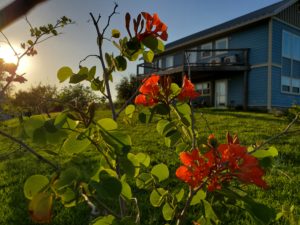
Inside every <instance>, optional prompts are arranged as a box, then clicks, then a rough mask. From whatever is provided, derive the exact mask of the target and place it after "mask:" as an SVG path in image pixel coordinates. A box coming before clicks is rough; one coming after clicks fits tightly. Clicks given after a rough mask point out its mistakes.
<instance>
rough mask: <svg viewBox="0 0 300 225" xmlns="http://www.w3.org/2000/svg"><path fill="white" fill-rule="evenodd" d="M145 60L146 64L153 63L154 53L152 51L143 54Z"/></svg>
mask: <svg viewBox="0 0 300 225" xmlns="http://www.w3.org/2000/svg"><path fill="white" fill-rule="evenodd" d="M143 58H144V60H145V61H146V62H149V63H151V62H152V61H153V58H154V52H153V51H151V50H150V51H145V52H143Z"/></svg>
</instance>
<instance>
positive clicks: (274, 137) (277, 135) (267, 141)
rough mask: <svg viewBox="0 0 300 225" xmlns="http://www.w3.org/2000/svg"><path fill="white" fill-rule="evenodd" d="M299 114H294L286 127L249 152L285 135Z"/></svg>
mask: <svg viewBox="0 0 300 225" xmlns="http://www.w3.org/2000/svg"><path fill="white" fill-rule="evenodd" d="M299 115H300V114H296V116H295V118H294V119H293V120H292V121H291V122H290V123H289V124H288V125H287V127H286V128H285V129H284V130H283V131H282V132H280V133H278V134H276V135H275V136H273V137H271V138H269V139H268V140H266V141H265V142H263V143H262V144H260V145H259V146H257V147H256V148H254V150H253V151H252V152H251V153H253V152H255V151H257V150H258V149H260V148H262V147H264V146H265V145H267V144H269V143H270V142H271V141H273V140H274V139H277V138H278V137H280V136H282V135H285V134H286V133H287V132H288V131H289V129H290V128H291V127H292V126H293V124H294V123H296V122H297V120H298V119H299Z"/></svg>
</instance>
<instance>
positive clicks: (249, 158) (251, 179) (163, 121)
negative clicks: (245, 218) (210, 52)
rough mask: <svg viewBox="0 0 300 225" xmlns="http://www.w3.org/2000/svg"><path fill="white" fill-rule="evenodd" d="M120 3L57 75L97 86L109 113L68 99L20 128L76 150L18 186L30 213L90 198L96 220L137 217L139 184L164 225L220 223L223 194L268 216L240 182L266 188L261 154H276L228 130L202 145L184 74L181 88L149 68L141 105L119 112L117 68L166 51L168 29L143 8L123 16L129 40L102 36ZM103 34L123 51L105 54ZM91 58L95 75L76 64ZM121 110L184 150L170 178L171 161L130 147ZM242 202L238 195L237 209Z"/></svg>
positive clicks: (47, 214) (41, 218)
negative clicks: (85, 52) (154, 160)
mask: <svg viewBox="0 0 300 225" xmlns="http://www.w3.org/2000/svg"><path fill="white" fill-rule="evenodd" d="M116 8H117V5H115V7H114V10H113V12H112V14H111V15H110V16H109V17H108V21H107V24H106V26H105V27H104V28H103V29H102V30H101V29H100V27H99V21H100V19H101V16H100V15H99V16H98V17H95V16H94V15H93V14H90V16H91V19H92V21H93V25H94V27H95V29H96V32H97V44H98V51H99V52H98V54H96V55H89V56H87V57H86V58H84V59H83V60H82V61H81V62H80V68H79V71H78V72H73V70H72V69H71V68H69V67H62V68H61V69H59V71H58V74H57V75H58V79H59V80H60V81H61V82H63V81H66V80H69V83H79V82H82V81H85V82H88V83H90V85H91V88H92V89H93V90H94V91H99V92H100V93H101V94H102V95H103V96H104V97H105V98H106V99H107V100H108V102H109V104H110V108H111V112H112V118H99V117H97V107H96V104H95V103H91V104H90V105H89V107H88V108H87V109H86V110H85V109H80V108H76V107H74V106H72V105H70V108H69V109H68V110H66V111H64V112H62V113H60V114H58V115H57V116H55V117H54V118H45V117H43V116H41V115H39V116H33V117H31V118H30V119H28V120H26V121H25V122H24V124H23V127H24V132H25V133H26V134H27V136H28V137H29V138H31V139H32V140H33V141H34V142H38V143H40V144H46V143H56V144H57V143H59V146H60V149H61V150H62V151H64V152H67V153H69V154H71V155H73V157H72V159H71V160H70V161H69V162H68V163H67V164H65V165H62V166H60V167H59V168H57V167H56V166H54V169H55V171H54V173H53V175H52V176H51V178H50V179H49V178H48V177H46V176H43V175H33V176H31V177H29V178H28V179H27V181H26V183H25V185H24V193H25V196H26V197H27V198H28V199H29V200H30V203H29V211H30V215H31V217H32V219H33V220H34V221H36V222H39V223H45V222H49V221H50V220H51V217H52V205H53V202H54V201H58V200H60V201H61V202H62V204H63V205H64V206H65V207H74V206H76V205H78V204H81V203H86V204H87V205H89V206H90V207H91V214H92V215H93V216H94V217H95V220H94V221H93V222H92V224H94V225H100V224H140V220H141V218H140V209H139V204H140V202H139V201H138V199H137V197H136V196H134V192H133V190H136V189H144V190H146V191H147V192H148V193H149V194H150V197H149V201H150V204H151V205H152V206H153V207H157V208H160V209H161V211H162V215H163V218H164V220H166V221H168V222H169V223H176V224H186V223H191V222H192V221H194V223H195V224H199V223H200V224H217V223H219V222H220V221H219V219H218V217H217V215H216V214H215V212H214V209H213V208H214V204H215V203H221V204H224V205H226V204H227V201H228V199H234V200H235V201H236V206H237V207H243V208H244V209H245V210H248V212H249V213H250V215H251V216H252V217H253V219H254V220H255V221H256V222H258V223H261V224H263V223H268V222H269V221H270V220H271V219H272V217H273V210H272V209H269V208H268V207H267V206H264V205H262V204H258V203H256V202H254V201H253V200H252V199H251V198H249V196H247V193H246V192H245V189H244V188H243V187H244V184H255V185H257V186H259V187H262V188H267V184H266V182H265V181H264V180H263V175H264V170H263V169H262V167H261V166H260V165H259V160H258V159H257V158H259V159H261V158H265V157H272V156H274V155H276V154H277V151H276V150H273V153H272V154H270V152H269V151H266V150H258V149H255V150H254V151H252V152H251V154H250V153H249V152H248V149H247V148H246V147H244V146H241V145H240V144H239V141H238V139H237V137H234V138H232V137H231V136H230V135H229V134H228V135H227V140H228V143H227V144H218V143H217V140H216V139H215V138H214V136H213V135H211V136H210V137H209V138H208V143H202V144H206V145H205V146H203V145H201V143H199V144H198V143H197V142H199V134H198V133H197V130H196V128H195V124H194V118H193V111H192V108H191V107H190V104H191V101H192V100H193V99H195V98H197V97H198V96H199V94H198V93H197V92H196V91H195V88H194V85H193V84H192V82H191V81H190V79H189V78H188V77H186V76H185V77H183V84H182V87H181V88H180V87H179V86H178V85H177V84H175V83H172V80H171V78H170V77H161V76H159V75H157V74H152V75H151V76H149V77H146V78H145V79H144V80H143V81H142V82H141V85H140V87H139V88H138V90H137V93H136V94H137V96H135V95H134V96H133V97H132V98H130V99H129V101H131V100H132V99H133V98H135V100H134V102H135V104H136V105H137V107H136V106H134V105H128V102H129V101H128V102H126V103H125V105H124V106H122V107H121V110H120V111H117V110H116V108H115V105H114V104H113V101H112V96H111V90H110V82H112V80H113V73H114V72H117V71H124V70H125V69H126V67H127V62H128V61H134V60H136V59H137V58H138V57H139V56H140V55H143V58H144V60H145V61H147V62H151V61H152V59H153V56H154V54H155V53H160V52H162V51H163V50H164V45H163V43H162V40H166V39H167V36H168V35H167V27H166V25H165V24H164V23H163V22H161V20H160V19H159V17H158V16H157V14H154V15H153V16H151V15H150V14H149V13H146V12H143V13H141V14H139V15H138V16H137V18H136V19H133V32H132V31H131V29H130V24H131V16H130V14H128V13H127V14H126V16H125V21H126V23H125V24H126V29H127V32H128V35H129V37H121V34H120V32H119V31H118V30H116V29H113V30H112V31H111V35H110V36H106V35H107V33H106V32H107V29H108V27H109V25H110V20H111V17H112V16H113V15H114V14H115V13H116ZM132 34H134V35H132ZM105 41H109V42H110V43H112V44H113V45H114V46H115V47H116V48H117V49H118V50H119V55H117V56H114V55H113V54H110V53H104V52H103V43H104V42H105ZM90 57H96V58H97V59H99V63H100V65H101V67H102V70H101V71H102V72H101V73H100V74H101V75H100V76H98V75H96V66H94V67H92V68H87V67H84V66H82V65H81V64H82V63H83V62H84V61H86V60H87V59H88V58H90ZM138 92H139V93H138ZM123 111H124V117H125V118H126V121H130V120H132V119H134V118H136V117H138V118H139V120H140V121H141V122H142V123H151V122H157V126H156V129H157V131H158V133H159V134H160V135H161V136H162V138H163V140H164V142H165V144H166V146H167V147H170V148H173V149H176V152H179V153H180V154H179V158H180V160H181V162H182V164H183V165H182V166H179V167H178V169H177V170H176V173H175V171H174V173H171V175H170V171H169V168H168V165H165V164H163V163H159V164H156V165H151V159H150V156H149V155H147V154H145V153H142V152H141V153H132V152H131V149H132V140H131V137H130V135H129V134H127V133H125V132H124V130H121V129H120V128H119V125H118V123H117V119H118V117H119V116H120V115H121V112H123ZM88 148H89V149H93V150H95V151H98V152H99V155H100V160H99V161H97V162H96V163H95V164H93V163H92V159H85V161H84V162H83V161H80V160H78V159H77V158H76V155H77V154H80V153H82V152H84V151H85V150H86V149H88ZM274 151H275V153H274ZM150 165H151V166H150ZM178 165H179V163H178ZM51 166H53V164H52V163H51ZM170 176H171V177H170ZM175 176H177V177H178V179H179V180H182V181H183V182H185V183H186V184H187V185H186V186H183V185H182V184H181V183H179V182H176V185H170V186H169V185H168V184H169V182H171V180H172V179H169V178H172V177H173V178H175ZM173 180H174V179H173ZM240 202H243V204H242V206H241V204H240ZM191 207H194V208H193V211H194V212H196V214H195V215H194V214H193V215H188V213H187V211H188V209H190V208H191ZM256 210H264V211H265V212H266V214H265V215H263V216H262V215H261V214H258V213H257V211H256ZM187 215H188V216H187Z"/></svg>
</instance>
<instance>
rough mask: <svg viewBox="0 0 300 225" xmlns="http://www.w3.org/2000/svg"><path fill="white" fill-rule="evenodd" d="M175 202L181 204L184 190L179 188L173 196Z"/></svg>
mask: <svg viewBox="0 0 300 225" xmlns="http://www.w3.org/2000/svg"><path fill="white" fill-rule="evenodd" d="M175 197H176V200H177V202H181V201H182V199H183V197H184V189H183V188H181V189H180V190H179V191H178V192H177V193H176V194H175Z"/></svg>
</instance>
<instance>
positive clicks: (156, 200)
mask: <svg viewBox="0 0 300 225" xmlns="http://www.w3.org/2000/svg"><path fill="white" fill-rule="evenodd" d="M167 194H168V191H167V190H165V189H163V188H157V189H154V190H153V191H152V192H151V194H150V203H151V205H152V206H154V207H160V206H161V204H162V203H163V201H164V197H165V196H166V195H167Z"/></svg>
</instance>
